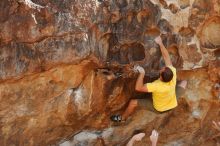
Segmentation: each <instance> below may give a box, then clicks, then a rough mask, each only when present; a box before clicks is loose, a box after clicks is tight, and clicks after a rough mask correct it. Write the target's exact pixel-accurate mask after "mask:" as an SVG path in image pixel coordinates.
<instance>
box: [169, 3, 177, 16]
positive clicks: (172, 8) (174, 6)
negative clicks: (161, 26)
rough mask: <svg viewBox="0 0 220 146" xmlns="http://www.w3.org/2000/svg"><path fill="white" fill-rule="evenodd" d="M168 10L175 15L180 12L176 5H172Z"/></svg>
mask: <svg viewBox="0 0 220 146" xmlns="http://www.w3.org/2000/svg"><path fill="white" fill-rule="evenodd" d="M168 8H169V9H170V11H171V12H172V13H173V14H176V13H177V12H178V11H179V8H178V7H177V6H176V5H175V4H170V5H169V7H168Z"/></svg>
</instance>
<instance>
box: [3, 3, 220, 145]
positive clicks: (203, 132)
mask: <svg viewBox="0 0 220 146" xmlns="http://www.w3.org/2000/svg"><path fill="white" fill-rule="evenodd" d="M0 10H1V11H0V145H2V146H12V145H13V146H14V145H22V146H39V145H41V146H44V145H52V144H54V145H57V144H58V143H62V142H64V141H65V139H69V138H71V137H74V135H76V134H77V133H79V132H81V131H83V130H94V131H95V134H92V135H91V137H92V138H93V139H98V141H96V140H95V141H92V143H93V142H94V143H93V144H92V145H104V143H106V144H107V145H112V144H119V145H123V144H125V143H126V141H127V140H128V138H129V137H130V136H131V135H132V132H133V131H134V130H135V129H136V128H137V127H135V126H138V128H141V129H145V131H146V132H148V134H149V132H150V130H152V128H153V127H154V128H157V129H159V131H160V133H163V134H161V135H162V136H161V140H160V144H167V145H172V144H173V142H174V145H175V142H177V144H178V143H183V144H186V145H187V144H194V145H201V144H204V143H206V142H207V141H208V140H210V143H209V144H210V145H211V144H213V143H215V144H216V143H217V142H219V141H218V140H219V139H218V140H216V139H217V138H219V137H217V138H216V137H215V136H213V133H214V132H213V133H212V132H211V133H207V131H209V129H211V126H210V125H209V124H210V121H211V120H219V119H218V118H217V116H218V117H219V110H218V109H219V83H220V81H219V76H220V74H219V72H220V69H219V64H220V63H219V47H220V37H219V33H220V2H219V1H218V0H211V1H207V0H179V1H176V0H159V1H158V0H109V1H105V0H99V1H98V0H75V1H73V0H65V1H57V0H56V1H49V0H32V1H31V0H1V1H0ZM159 34H162V35H161V36H162V38H163V41H164V44H165V46H166V47H167V49H168V51H169V52H170V54H171V56H172V62H173V64H174V66H175V67H177V68H178V70H192V69H195V68H201V67H203V69H201V70H202V71H200V70H199V73H198V74H197V71H198V70H193V71H187V73H183V74H181V73H180V74H179V75H178V79H185V78H187V80H188V82H190V84H189V88H188V92H187V93H186V95H185V98H187V100H186V99H185V98H183V99H181V100H180V101H179V102H180V106H179V107H178V108H177V109H176V110H174V111H173V112H171V113H170V114H165V115H162V116H159V117H158V116H157V115H155V114H152V113H151V116H149V117H148V116H147V115H148V113H149V111H143V112H144V113H142V114H141V113H140V115H138V114H137V117H138V116H139V117H140V118H139V119H138V118H136V120H134V121H132V123H136V124H132V126H131V127H130V128H128V130H127V131H123V130H120V127H119V128H118V129H119V130H117V128H115V129H116V132H115V133H114V135H119V136H118V137H116V139H114V137H112V136H111V131H115V130H114V128H113V129H111V128H110V134H109V133H108V132H109V129H107V130H103V129H104V128H106V127H108V126H109V118H108V117H109V115H110V114H112V113H115V112H117V111H120V110H122V109H123V108H124V107H125V105H126V103H127V102H128V100H129V98H130V97H135V96H142V94H137V93H136V92H134V83H135V79H136V77H137V74H134V73H133V71H132V67H133V65H134V64H139V65H142V66H143V67H144V68H145V70H146V72H147V76H148V77H151V78H156V77H157V75H158V70H159V69H160V67H161V65H162V64H163V62H162V61H161V60H162V58H161V54H160V50H159V47H158V46H157V45H156V44H155V42H154V41H153V40H154V38H155V37H156V36H158V35H159ZM204 70H205V71H204ZM188 72H189V73H188ZM207 72H208V73H209V74H207ZM194 73H195V74H196V75H194ZM185 74H190V75H187V77H185ZM191 74H193V75H191ZM203 81H204V82H203ZM200 87H202V88H203V89H204V90H200ZM196 97H197V98H196ZM188 100H189V104H188ZM197 101H198V102H197ZM209 107H211V108H209ZM198 109H199V110H201V111H199V113H201V114H199V115H198ZM193 111H195V112H193ZM145 112H146V113H147V114H146V113H145ZM179 113H180V114H179ZM212 113H213V115H212ZM142 115H144V117H146V118H145V120H142V119H141V118H143V116H142ZM207 115H212V116H207ZM195 116H196V117H195ZM195 118H196V120H195ZM157 119H159V120H158V121H159V122H158V123H157V124H158V125H156V126H153V125H154V124H152V123H155V122H154V121H157ZM184 119H186V121H185V122H183V120H184ZM178 121H180V122H178ZM139 122H140V123H139ZM175 123H181V124H182V126H181V127H184V128H186V129H187V130H189V133H191V135H187V132H182V133H181V132H180V133H178V132H177V131H176V129H178V128H180V127H178V125H176V126H177V127H172V125H175ZM191 123H193V125H191ZM201 123H202V126H203V125H204V126H205V125H208V127H206V128H205V129H202V128H201V127H200V126H201ZM199 124H200V126H199ZM141 126H142V127H141ZM188 126H192V127H188ZM166 129H170V130H169V131H166ZM105 131H106V132H105ZM173 131H174V133H173ZM183 131H184V130H183ZM175 132H176V133H175ZM83 134H84V133H82V136H80V135H78V136H77V135H76V136H77V137H78V139H77V138H76V139H77V140H78V141H77V140H76V141H74V140H73V141H74V142H73V143H74V144H76V143H78V142H79V143H83V142H85V143H84V144H82V145H90V143H89V142H88V141H86V136H85V135H88V134H85V135H83ZM103 134H104V135H103ZM173 134H175V135H176V136H173ZM207 134H208V135H207ZM185 135H187V136H186V137H185V138H182V137H184V136H185ZM195 136H196V137H197V138H199V139H196V138H195ZM217 136H218V135H217ZM82 137H83V138H84V139H83V138H82ZM204 137H206V138H208V139H204ZM80 138H81V139H80ZM79 139H80V140H79ZM178 140H180V141H178ZM145 142H149V141H145ZM67 143H68V142H67Z"/></svg>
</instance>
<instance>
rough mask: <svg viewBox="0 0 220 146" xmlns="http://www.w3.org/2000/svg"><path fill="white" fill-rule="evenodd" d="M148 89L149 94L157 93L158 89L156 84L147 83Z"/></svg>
mask: <svg viewBox="0 0 220 146" xmlns="http://www.w3.org/2000/svg"><path fill="white" fill-rule="evenodd" d="M146 87H147V90H148V92H155V91H156V90H157V88H158V86H157V85H156V83H155V82H152V83H147V84H146Z"/></svg>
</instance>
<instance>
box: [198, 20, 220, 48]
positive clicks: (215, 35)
mask: <svg viewBox="0 0 220 146" xmlns="http://www.w3.org/2000/svg"><path fill="white" fill-rule="evenodd" d="M219 33H220V17H218V16H215V17H211V18H209V19H207V20H206V21H205V23H204V24H203V25H202V27H201V28H200V32H199V37H200V41H201V44H202V46H203V47H206V48H210V49H213V48H218V47H219V46H220V38H219Z"/></svg>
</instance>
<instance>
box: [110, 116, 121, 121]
mask: <svg viewBox="0 0 220 146" xmlns="http://www.w3.org/2000/svg"><path fill="white" fill-rule="evenodd" d="M110 119H111V120H112V121H113V122H121V121H122V116H121V115H113V116H111V117H110Z"/></svg>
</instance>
